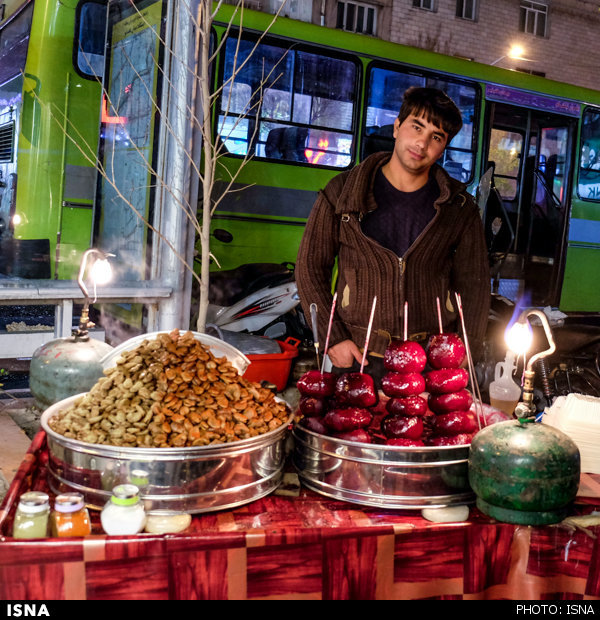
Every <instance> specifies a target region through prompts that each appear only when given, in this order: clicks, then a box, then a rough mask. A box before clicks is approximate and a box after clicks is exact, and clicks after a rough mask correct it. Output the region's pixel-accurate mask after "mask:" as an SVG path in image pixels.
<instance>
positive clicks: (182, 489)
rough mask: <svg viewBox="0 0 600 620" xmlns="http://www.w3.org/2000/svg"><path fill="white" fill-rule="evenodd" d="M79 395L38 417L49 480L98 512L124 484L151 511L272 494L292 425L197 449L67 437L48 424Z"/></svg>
mask: <svg viewBox="0 0 600 620" xmlns="http://www.w3.org/2000/svg"><path fill="white" fill-rule="evenodd" d="M81 396H82V394H78V395H75V396H72V397H69V398H67V399H65V400H62V401H60V402H58V403H56V404H55V405H52V406H51V407H49V408H48V409H47V410H46V411H45V412H44V413H43V414H42V417H41V425H42V428H43V429H44V431H45V432H46V436H47V443H48V454H49V460H48V482H49V485H50V488H51V489H52V490H53V491H54V492H55V493H59V492H63V491H65V490H76V491H80V492H81V493H83V494H84V496H85V498H86V501H87V502H88V504H90V505H91V506H95V507H98V508H101V507H102V506H103V505H104V504H105V503H106V502H107V501H108V500H109V499H110V496H111V491H112V489H113V488H114V487H115V486H116V485H118V484H122V483H133V484H136V485H137V486H138V487H139V488H140V492H141V496H142V498H143V499H144V503H145V506H146V508H147V509H148V510H175V511H180V512H189V513H202V512H210V511H214V510H222V509H226V508H233V507H235V506H239V505H242V504H245V503H248V502H251V501H254V500H256V499H259V498H260V497H263V496H265V495H268V494H269V493H271V492H272V491H274V490H275V489H276V488H277V486H279V483H280V482H281V478H282V471H283V466H284V462H285V456H286V455H285V442H286V438H287V437H288V435H289V428H290V425H291V421H292V417H293V416H292V415H290V419H289V422H288V423H286V424H284V425H282V426H280V427H279V428H277V429H275V430H273V431H270V432H268V433H265V434H264V435H259V436H257V437H252V438H251V439H243V440H240V441H236V442H232V443H228V444H219V445H216V446H210V445H209V446H201V447H197V448H121V447H117V446H106V445H96V444H91V443H86V442H83V441H79V440H74V439H69V438H68V437H64V436H63V435H60V434H58V433H56V432H55V431H53V430H52V429H51V428H50V426H49V424H48V421H49V420H50V418H51V417H52V416H54V415H56V414H57V413H58V412H59V411H61V410H62V409H65V408H67V407H69V406H71V404H72V403H73V402H74V401H75V400H76V399H77V398H80V397H81Z"/></svg>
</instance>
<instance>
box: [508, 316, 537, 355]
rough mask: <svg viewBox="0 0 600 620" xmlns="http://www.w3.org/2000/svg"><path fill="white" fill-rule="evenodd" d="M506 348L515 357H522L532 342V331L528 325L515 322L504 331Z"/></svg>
mask: <svg viewBox="0 0 600 620" xmlns="http://www.w3.org/2000/svg"><path fill="white" fill-rule="evenodd" d="M504 339H505V340H506V345H507V346H508V348H509V349H510V350H511V351H513V352H514V353H516V354H517V355H523V354H524V353H526V352H527V351H529V348H530V347H531V343H532V342H533V331H532V329H531V326H530V325H529V323H527V322H525V323H521V322H519V321H517V322H516V323H515V324H514V325H513V326H512V327H510V328H509V329H507V330H506V334H505V336H504Z"/></svg>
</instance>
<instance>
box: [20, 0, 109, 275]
mask: <svg viewBox="0 0 600 620" xmlns="http://www.w3.org/2000/svg"><path fill="white" fill-rule="evenodd" d="M76 7H77V3H76V2H74V1H73V2H67V3H64V2H55V1H53V0H36V2H35V5H34V11H33V16H32V20H31V32H30V36H29V41H30V43H32V44H30V46H29V49H28V52H27V61H26V64H25V69H24V81H23V90H22V100H21V101H20V110H19V113H20V125H19V131H18V143H17V149H16V158H15V165H16V168H17V189H16V203H15V207H14V212H15V213H16V214H17V215H18V219H17V220H16V221H15V222H14V226H13V228H12V230H11V239H10V242H11V246H12V247H13V248H15V253H16V254H18V255H19V256H20V257H21V258H23V257H24V256H26V255H27V254H28V253H29V252H30V249H31V248H32V247H34V248H35V247H41V246H40V244H44V243H45V244H47V249H48V255H47V256H45V259H46V260H44V261H40V263H39V266H40V267H43V268H40V269H39V270H36V269H33V271H30V270H29V269H27V268H24V269H25V272H26V275H25V277H55V278H66V279H68V278H72V277H74V276H76V274H77V270H78V268H79V262H80V257H81V252H83V251H84V250H85V249H87V247H89V245H90V241H91V233H92V208H93V199H94V192H95V161H96V154H97V148H98V128H99V100H100V92H101V87H100V83H99V81H98V80H96V79H86V78H84V77H82V76H81V75H79V74H78V72H77V71H76V70H75V68H74V67H73V46H74V32H75V16H76ZM33 43H35V44H33ZM16 275H18V274H16Z"/></svg>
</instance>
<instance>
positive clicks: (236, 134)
mask: <svg viewBox="0 0 600 620" xmlns="http://www.w3.org/2000/svg"><path fill="white" fill-rule="evenodd" d="M254 46H255V42H254V41H251V40H248V39H242V40H241V41H239V42H238V40H237V39H236V38H229V39H228V40H227V42H226V45H225V53H224V54H223V56H224V61H223V71H222V75H223V78H222V83H223V92H222V96H221V104H220V108H219V109H220V114H219V120H218V133H219V137H220V139H221V140H222V142H223V144H224V145H225V148H226V149H227V151H228V152H229V153H231V154H234V155H242V156H245V155H248V154H250V153H252V154H253V156H254V157H255V158H256V157H259V158H267V159H278V160H284V161H293V162H303V163H307V164H313V165H319V166H331V167H335V168H345V167H347V166H349V165H350V164H351V161H352V149H353V139H352V137H353V134H352V131H353V123H354V117H355V103H354V102H355V101H356V87H357V83H358V77H357V65H356V64H355V63H354V62H352V61H350V60H346V59H342V58H337V57H332V56H327V55H324V54H322V53H319V54H317V53H312V52H309V51H305V50H299V49H287V48H284V47H281V46H279V45H273V44H268V43H260V44H259V45H257V46H256V48H255V47H254ZM242 58H243V59H247V60H246V61H245V62H244V61H241V60H240V59H242Z"/></svg>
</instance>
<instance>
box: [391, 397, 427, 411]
mask: <svg viewBox="0 0 600 620" xmlns="http://www.w3.org/2000/svg"><path fill="white" fill-rule="evenodd" d="M385 408H386V409H387V411H388V412H389V413H397V414H399V415H419V416H422V415H425V414H426V413H427V401H426V400H425V399H424V398H423V397H422V396H405V397H404V398H390V399H389V400H388V401H387V403H386V405H385Z"/></svg>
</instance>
